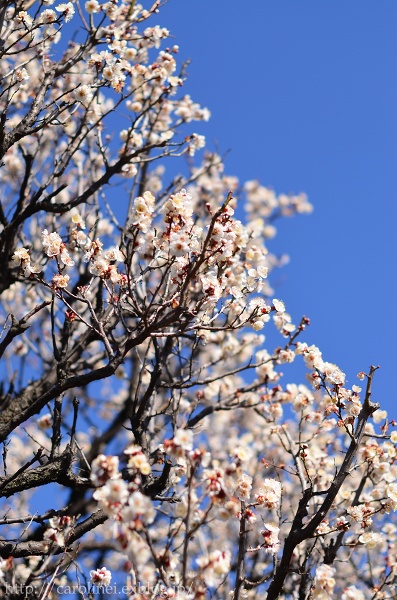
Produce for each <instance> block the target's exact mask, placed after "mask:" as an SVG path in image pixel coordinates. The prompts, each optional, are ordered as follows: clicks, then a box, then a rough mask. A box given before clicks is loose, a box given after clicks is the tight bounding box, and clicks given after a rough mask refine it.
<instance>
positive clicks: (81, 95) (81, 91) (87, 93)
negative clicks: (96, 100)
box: [74, 85, 93, 104]
mask: <svg viewBox="0 0 397 600" xmlns="http://www.w3.org/2000/svg"><path fill="white" fill-rule="evenodd" d="M92 96H93V93H92V91H91V88H90V86H89V85H80V86H79V87H78V88H77V89H76V90H75V91H74V97H75V98H76V100H77V101H78V102H85V103H87V104H88V103H89V102H90V100H92Z"/></svg>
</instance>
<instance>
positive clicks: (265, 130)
mask: <svg viewBox="0 0 397 600" xmlns="http://www.w3.org/2000/svg"><path fill="white" fill-rule="evenodd" d="M158 22H159V24H161V25H162V26H166V27H168V28H169V29H170V30H171V31H172V33H173V34H174V35H175V43H178V44H179V45H180V59H187V58H190V59H191V61H192V62H191V65H190V66H189V68H188V73H189V82H188V83H187V84H186V92H187V93H190V94H191V95H192V97H193V98H194V100H196V101H199V102H201V103H202V104H203V105H206V106H208V107H209V108H210V110H211V112H212V118H211V121H210V122H209V124H208V125H206V126H205V128H204V133H205V134H206V136H207V140H208V142H209V145H210V147H212V148H214V144H215V143H217V144H218V146H219V148H220V149H221V150H222V151H226V150H228V149H231V152H230V154H229V155H228V157H227V159H226V167H227V169H226V170H227V172H228V173H229V174H235V175H237V176H238V177H239V178H240V181H243V180H246V179H253V178H259V179H260V180H261V181H262V183H263V184H265V185H269V186H272V187H274V188H275V189H276V191H278V192H300V191H305V192H306V193H307V194H308V196H309V199H310V200H311V202H312V203H313V204H314V207H315V211H314V213H313V214H312V215H311V216H308V217H299V218H296V219H293V220H288V221H283V222H280V223H279V235H278V237H277V239H276V240H274V243H273V244H272V246H271V249H272V250H275V251H279V252H287V253H288V254H289V255H290V256H291V263H290V265H289V266H288V267H286V268H284V270H283V271H282V272H280V274H279V276H278V280H277V285H278V288H277V296H278V297H280V298H283V299H284V300H285V301H286V304H287V307H288V308H289V309H290V310H291V312H292V314H293V317H294V320H295V321H297V320H298V319H299V318H300V316H301V315H302V314H306V315H307V316H309V317H310V318H311V321H312V325H311V327H310V330H309V331H308V333H307V336H306V338H307V340H308V341H309V342H311V343H316V344H317V345H318V346H319V347H320V348H321V349H322V351H323V355H324V358H325V360H329V361H331V362H336V363H337V364H338V365H339V366H340V367H341V368H342V369H343V370H344V371H345V372H346V373H347V375H348V379H349V384H353V383H359V382H358V381H357V380H356V378H355V375H356V373H358V371H360V370H366V369H367V368H368V366H369V365H370V364H371V363H372V364H380V365H381V371H379V372H378V374H377V378H376V382H375V385H374V398H375V399H378V400H380V402H381V403H382V405H383V406H384V407H385V408H387V409H388V410H389V412H390V417H396V418H397V407H396V402H395V400H396V392H395V391H394V379H393V377H394V371H395V370H396V364H395V361H396V359H397V352H396V350H395V339H396V337H397V325H396V316H395V306H396V301H395V297H396V295H397V283H396V274H397V272H396V271H397V270H396V255H397V252H396V239H397V233H396V231H395V227H396V216H397V208H396V195H397V175H396V166H397V144H396V139H397V136H396V133H397V118H396V105H397V74H396V65H397V62H396V56H397V35H396V29H397V3H396V1H395V0H382V2H376V1H375V0H371V1H369V0H348V1H346V0H332V1H330V0H328V1H325V0H300V1H298V0H272V1H268V0H249V2H237V1H234V0H229V1H226V0H170V2H169V3H168V4H167V5H166V6H165V7H163V8H162V9H161V15H159V19H158ZM284 372H287V369H284Z"/></svg>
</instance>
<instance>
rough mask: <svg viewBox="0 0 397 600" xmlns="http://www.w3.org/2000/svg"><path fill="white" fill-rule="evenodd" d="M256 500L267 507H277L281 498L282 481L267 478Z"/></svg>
mask: <svg viewBox="0 0 397 600" xmlns="http://www.w3.org/2000/svg"><path fill="white" fill-rule="evenodd" d="M255 500H256V502H258V504H260V505H262V506H265V507H266V508H269V509H274V508H277V507H278V505H279V503H280V500H281V483H280V482H279V481H277V479H265V481H264V482H263V485H262V487H261V488H260V489H259V494H255Z"/></svg>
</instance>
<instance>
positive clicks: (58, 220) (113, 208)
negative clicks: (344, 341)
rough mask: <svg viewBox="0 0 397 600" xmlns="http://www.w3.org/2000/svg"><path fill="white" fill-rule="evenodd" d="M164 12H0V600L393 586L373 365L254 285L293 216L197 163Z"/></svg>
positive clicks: (388, 429)
mask: <svg viewBox="0 0 397 600" xmlns="http://www.w3.org/2000/svg"><path fill="white" fill-rule="evenodd" d="M159 5H160V2H159V0H158V1H156V2H154V4H153V5H149V4H147V6H142V5H140V4H138V3H136V2H135V1H134V0H129V1H124V0H119V1H118V2H117V0H110V1H109V2H107V3H103V4H100V2H99V1H98V0H88V1H87V2H85V4H84V3H83V4H80V3H79V2H76V3H72V2H68V3H65V4H53V0H36V1H34V0H33V2H32V0H30V1H29V2H25V1H24V0H11V1H9V0H5V1H4V2H3V3H2V7H1V9H0V27H1V46H0V56H1V62H0V75H1V83H2V89H1V96H0V102H1V119H0V158H1V179H0V186H1V197H0V256H1V260H0V293H1V305H0V306H1V309H0V310H1V313H0V314H1V321H2V329H1V337H0V357H1V388H0V390H1V392H0V400H1V408H2V411H1V413H0V441H1V443H2V473H1V478H0V495H1V498H2V501H1V502H2V514H1V518H0V525H1V538H0V557H1V558H0V586H1V594H2V596H1V597H6V598H37V599H40V600H44V599H46V598H58V597H61V596H62V595H65V594H67V595H69V597H76V598H94V597H96V595H97V594H101V593H102V594H105V593H106V591H107V592H108V594H109V597H113V595H114V596H117V597H118V598H123V597H125V598H141V599H146V598H157V597H163V598H175V597H178V598H182V599H185V600H188V599H191V600H193V599H197V600H202V599H204V598H207V597H208V598H209V597H211V598H219V599H225V598H232V599H234V600H237V599H240V598H259V597H260V598H267V599H268V600H275V599H276V598H280V599H286V600H287V599H297V600H304V599H308V598H317V599H329V598H332V597H333V594H335V595H336V594H337V595H338V596H339V597H341V598H342V600H363V599H370V598H371V599H374V600H375V599H376V600H381V599H383V598H394V597H395V595H396V586H395V577H396V539H397V536H396V532H397V528H396V526H395V525H394V524H393V523H392V522H391V521H390V514H391V511H394V510H396V509H397V484H396V482H395V480H396V475H397V469H396V465H395V460H396V447H395V444H396V443H397V430H393V426H394V425H395V424H394V422H393V421H391V422H389V421H388V419H387V414H386V413H385V411H381V410H380V409H379V406H378V404H376V403H373V402H372V401H371V387H372V380H373V378H374V374H375V371H376V368H375V367H371V368H370V369H369V370H368V372H367V373H364V372H363V373H360V374H359V377H358V379H359V381H357V384H359V385H352V386H351V387H347V386H346V384H345V375H344V373H343V372H342V371H341V370H340V369H339V368H338V367H337V366H336V365H334V364H332V363H330V362H326V360H324V358H323V357H322V354H321V352H320V350H319V349H318V348H317V347H315V346H308V345H307V344H306V343H305V340H304V331H305V328H306V327H307V326H308V325H309V320H308V319H307V318H306V317H302V318H300V320H298V322H297V323H296V324H294V323H293V321H292V318H291V316H290V314H289V313H287V312H286V308H285V306H284V303H283V302H282V301H281V300H278V299H275V298H273V296H274V295H275V294H274V293H273V291H272V289H271V287H270V283H269V275H270V281H271V272H272V271H273V270H274V269H276V268H278V266H279V265H280V259H279V258H277V257H276V256H275V255H273V254H271V253H270V252H269V251H268V248H267V246H268V245H271V242H270V244H269V240H271V238H272V237H273V236H274V235H275V234H276V229H275V224H274V223H275V221H276V220H277V219H278V218H280V217H286V216H292V215H294V214H296V213H305V212H310V210H311V206H310V204H309V203H308V201H307V199H306V197H305V196H304V195H302V194H301V195H297V196H287V195H279V196H277V195H276V194H275V193H274V192H273V191H272V190H269V189H266V188H265V187H263V186H262V185H261V184H260V183H258V182H255V181H249V182H246V183H245V184H241V185H240V184H239V182H238V180H237V179H236V178H235V177H231V176H227V175H225V174H224V169H223V164H222V160H221V158H220V157H219V156H217V155H216V154H210V153H208V152H207V153H204V151H203V153H202V156H201V158H200V157H199V158H197V157H195V154H196V152H197V151H200V150H201V149H202V148H203V147H204V145H205V140H204V138H203V136H201V135H198V134H196V133H194V132H192V131H189V130H188V129H187V127H190V125H187V124H189V123H191V122H193V121H206V120H207V119H208V118H209V111H208V110H207V109H206V108H202V107H201V106H199V105H198V104H196V103H195V102H194V101H193V100H192V99H191V98H190V96H189V95H187V94H186V93H184V92H183V87H184V85H185V75H184V67H183V65H179V66H178V62H177V60H176V55H177V53H178V47H177V46H175V45H174V46H171V45H168V46H167V39H168V38H169V35H170V34H169V31H168V30H167V29H165V28H163V27H161V26H160V25H158V12H159ZM181 156H185V157H186V160H185V161H184V162H183V163H182V162H181V159H180V158H179V159H178V160H174V161H172V160H171V157H181ZM171 169H173V171H174V173H177V172H178V170H181V172H182V174H179V175H178V174H177V175H174V176H170V174H169V173H170V170H171ZM272 328H273V329H274V331H275V334H274V335H276V336H277V340H278V341H277V343H276V344H275V347H268V346H266V345H265V337H264V335H263V332H266V330H269V331H270V330H271V329H272ZM293 361H303V363H304V364H302V373H303V372H304V371H305V369H306V379H307V381H306V384H305V385H304V384H302V383H298V384H296V383H291V382H290V380H289V377H288V363H291V362H293ZM282 365H284V366H282ZM281 368H282V369H283V370H284V371H285V375H283V373H282V372H281ZM302 380H303V378H302ZM360 380H361V381H363V382H364V383H363V384H361V383H360ZM361 385H362V386H363V387H362V388H361ZM112 586H113V587H112ZM109 587H110V588H111V589H110V590H109V589H108V588H109Z"/></svg>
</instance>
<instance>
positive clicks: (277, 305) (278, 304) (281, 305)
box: [273, 298, 285, 313]
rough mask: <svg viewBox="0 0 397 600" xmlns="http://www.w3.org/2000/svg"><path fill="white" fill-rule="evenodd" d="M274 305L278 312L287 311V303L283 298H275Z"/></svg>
mask: <svg viewBox="0 0 397 600" xmlns="http://www.w3.org/2000/svg"><path fill="white" fill-rule="evenodd" d="M273 306H274V308H275V309H276V311H277V312H278V313H283V312H285V305H284V302H283V301H282V300H277V298H273Z"/></svg>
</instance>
